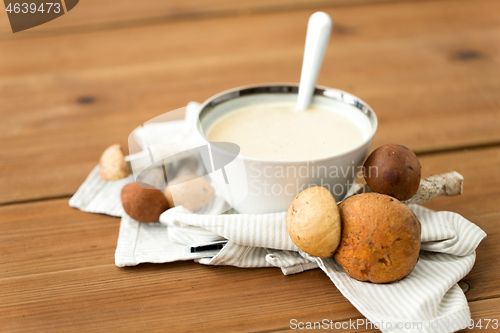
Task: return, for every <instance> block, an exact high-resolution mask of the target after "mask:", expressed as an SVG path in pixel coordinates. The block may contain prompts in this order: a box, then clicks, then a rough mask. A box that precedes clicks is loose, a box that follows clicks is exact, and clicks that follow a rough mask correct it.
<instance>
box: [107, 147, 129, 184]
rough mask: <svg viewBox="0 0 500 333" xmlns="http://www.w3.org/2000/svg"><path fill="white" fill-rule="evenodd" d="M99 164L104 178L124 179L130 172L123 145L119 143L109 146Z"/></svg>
mask: <svg viewBox="0 0 500 333" xmlns="http://www.w3.org/2000/svg"><path fill="white" fill-rule="evenodd" d="M99 166H100V169H99V175H100V176H101V178H102V179H103V180H118V179H122V178H125V177H127V176H128V174H129V173H130V170H129V168H128V164H127V162H126V161H125V155H124V154H123V149H122V146H120V145H119V144H114V145H111V146H109V147H108V148H107V149H106V150H105V151H104V152H103V153H102V155H101V159H100V160H99Z"/></svg>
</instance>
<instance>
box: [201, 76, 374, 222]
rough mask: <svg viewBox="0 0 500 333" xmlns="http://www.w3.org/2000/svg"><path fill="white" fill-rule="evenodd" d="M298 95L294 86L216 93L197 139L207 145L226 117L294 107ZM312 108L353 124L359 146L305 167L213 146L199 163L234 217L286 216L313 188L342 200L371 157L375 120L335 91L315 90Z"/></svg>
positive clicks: (347, 96)
mask: <svg viewBox="0 0 500 333" xmlns="http://www.w3.org/2000/svg"><path fill="white" fill-rule="evenodd" d="M297 92H298V85H297V84H264V85H254V86H246V87H240V88H234V89H230V90H227V91H224V92H222V93H219V94H217V95H215V96H213V97H211V98H209V99H208V100H207V101H205V102H204V103H203V104H202V106H201V108H200V112H199V116H198V119H199V123H198V126H197V133H198V134H199V139H200V140H201V141H202V142H203V144H206V143H207V141H206V139H205V136H204V133H206V131H207V129H208V128H209V127H210V126H211V125H212V124H213V123H214V122H215V121H216V120H217V119H219V117H221V116H222V115H225V114H227V113H228V112H231V111H233V110H235V109H238V108H240V107H243V106H247V105H251V104H257V103H263V102H270V101H296V100H297ZM312 103H313V104H319V105H322V106H326V107H328V108H332V109H335V110H341V112H347V113H348V115H349V117H351V119H357V123H358V125H359V126H360V128H361V130H362V132H363V135H364V138H363V141H362V142H361V143H360V144H359V145H357V146H356V147H354V148H353V149H350V150H349V151H346V152H344V153H342V154H338V155H335V156H331V157H327V158H321V159H315V160H303V161H272V160H262V159H257V158H251V157H247V156H242V155H241V154H240V153H239V148H238V147H237V146H235V145H231V144H229V145H226V146H224V144H215V145H214V144H211V145H210V146H211V149H209V151H210V156H206V158H204V159H203V162H204V164H205V166H206V167H207V169H209V170H214V172H211V173H210V177H211V179H212V181H213V183H214V186H215V187H216V188H217V190H219V191H220V192H221V193H222V195H223V196H224V199H225V200H226V201H227V202H228V203H229V204H230V205H231V206H232V207H233V208H234V209H236V210H237V211H238V212H240V213H249V214H252V213H274V212H282V211H286V210H287V209H288V206H289V205H290V202H291V201H292V199H293V198H294V197H295V196H296V195H297V194H298V193H299V192H301V191H302V190H304V189H306V188H308V187H310V186H314V185H319V186H324V187H326V188H328V189H329V190H330V192H331V193H332V194H333V196H334V197H335V200H337V201H340V200H341V199H342V198H344V196H345V195H346V193H347V191H348V190H349V188H350V186H351V185H352V184H353V183H354V181H355V179H356V174H357V173H358V172H359V171H360V168H359V167H360V166H361V165H362V163H363V162H364V160H365V158H366V156H367V154H368V152H369V151H370V147H371V145H372V142H373V137H374V135H375V132H376V130H377V117H376V115H375V113H374V112H373V110H372V109H371V108H370V107H369V106H368V105H367V104H366V103H365V102H363V101H362V100H360V99H359V98H357V97H356V96H353V95H351V94H349V93H346V92H344V91H341V90H337V89H332V88H325V87H317V88H316V91H315V94H314V97H313V101H312ZM234 147H236V149H235V148H234ZM226 148H227V149H226ZM311 149H314V147H311Z"/></svg>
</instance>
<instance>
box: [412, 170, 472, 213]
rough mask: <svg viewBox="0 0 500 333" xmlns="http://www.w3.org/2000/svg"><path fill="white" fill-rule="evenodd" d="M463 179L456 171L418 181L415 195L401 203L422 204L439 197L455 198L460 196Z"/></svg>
mask: <svg viewBox="0 0 500 333" xmlns="http://www.w3.org/2000/svg"><path fill="white" fill-rule="evenodd" d="M463 188H464V177H463V176H462V175H461V174H459V173H458V172H456V171H453V172H448V173H440V174H438V175H432V176H429V177H427V178H425V179H422V180H421V181H420V187H419V188H418V191H417V193H415V195H414V196H413V197H411V198H410V199H408V200H406V201H403V202H404V203H405V204H407V205H408V204H423V203H426V202H427V201H429V200H431V199H434V198H436V197H439V196H441V195H445V196H455V195H459V194H462V191H463Z"/></svg>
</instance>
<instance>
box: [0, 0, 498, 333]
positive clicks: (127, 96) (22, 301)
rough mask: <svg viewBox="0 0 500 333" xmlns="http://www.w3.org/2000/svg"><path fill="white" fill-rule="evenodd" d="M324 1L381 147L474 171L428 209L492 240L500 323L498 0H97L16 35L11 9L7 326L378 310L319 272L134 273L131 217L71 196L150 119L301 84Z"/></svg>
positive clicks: (314, 317)
mask: <svg viewBox="0 0 500 333" xmlns="http://www.w3.org/2000/svg"><path fill="white" fill-rule="evenodd" d="M317 10H322V11H325V12H327V13H328V14H330V16H331V17H332V18H333V20H334V22H335V27H334V30H333V32H332V37H331V42H330V44H331V45H330V47H329V48H328V50H327V53H326V56H325V61H324V64H323V68H322V72H321V75H320V77H319V81H318V84H321V85H325V86H329V87H336V88H339V89H342V90H346V91H349V92H351V93H353V94H355V95H357V96H360V97H361V98H362V99H364V100H365V101H367V102H368V103H369V104H370V105H371V106H372V107H373V108H374V110H375V111H376V112H377V115H378V117H379V123H380V125H379V130H378V133H377V135H376V138H375V142H374V146H373V147H374V148H375V147H377V146H379V145H382V144H385V143H391V142H395V143H400V144H404V145H406V146H408V147H410V148H411V149H413V150H414V151H415V152H417V154H418V156H419V158H420V161H421V164H422V167H423V176H424V177H425V176H428V175H431V174H434V173H441V172H448V171H452V170H456V171H458V172H460V173H461V174H463V176H464V177H465V186H464V194H463V195H462V196H460V197H453V198H438V199H435V200H433V201H432V202H430V203H428V204H426V205H425V206H427V207H429V208H432V209H435V210H450V211H454V212H457V213H460V214H462V215H463V216H465V217H466V218H467V219H469V220H471V221H473V222H474V223H476V224H477V225H479V226H480V227H481V228H482V229H483V230H485V231H486V232H487V233H488V237H487V238H486V239H485V240H484V241H483V242H482V243H481V244H480V246H479V248H478V249H477V260H476V264H475V266H474V268H473V269H472V271H471V272H470V273H469V274H468V275H467V276H466V277H465V278H464V279H463V281H464V282H465V283H467V284H468V285H469V286H470V289H469V290H468V292H467V293H466V296H467V299H468V301H469V305H470V308H471V312H472V318H473V319H474V320H476V321H478V320H479V319H486V318H489V319H493V318H496V319H500V279H499V277H500V268H499V266H500V205H499V203H500V202H499V198H500V130H499V127H500V2H499V1H498V0H475V1H451V0H434V1H430V0H429V1H404V0H401V1H383V0H372V1H369V0H356V1H347V0H330V1H326V0H315V1H307V0H274V1H264V0H254V1H250V0H242V1H231V0H217V1H208V0H196V1H180V0H177V1H174V0H172V1H157V0H143V1H132V0H121V1H118V0H108V1H100V0H85V1H83V0H82V1H80V3H79V4H78V6H77V7H75V8H74V9H73V10H72V11H71V12H69V13H68V14H66V15H64V16H62V17H60V18H58V19H56V20H54V21H52V22H49V23H47V24H44V25H42V26H40V27H36V28H33V29H30V30H27V31H24V32H19V33H16V34H13V33H12V32H11V31H10V27H9V25H8V21H7V16H6V13H5V12H2V14H0V19H1V20H0V119H1V121H0V189H1V191H0V258H1V260H0V331H1V332H10V331H15V332H44V331H47V332H72V331H74V332H90V331H104V332H108V331H120V332H126V331H131V332H142V331H172V332H173V331H175V332H177V331H179V332H180V331H194V332H202V331H206V332H223V331H228V332H234V331H253V332H275V331H287V330H290V320H291V319H297V320H298V321H303V322H307V321H311V322H312V321H320V320H322V319H325V318H326V319H329V320H333V321H335V322H336V321H348V320H349V319H358V318H363V316H362V315H361V314H360V313H359V312H358V311H357V310H356V309H355V308H354V307H353V306H352V305H351V304H350V303H349V302H348V301H347V300H346V299H345V298H344V297H343V296H342V295H341V294H340V292H339V291H338V290H337V289H336V288H335V287H334V285H333V284H332V283H331V282H330V281H329V279H328V278H327V276H326V275H325V274H324V273H323V272H322V271H321V270H312V271H308V272H305V273H302V274H297V275H292V276H283V274H282V273H281V271H280V270H279V269H272V268H269V269H240V268H235V267H207V266H203V265H199V264H196V263H193V262H179V263H171V264H161V265H152V264H144V265H139V266H137V267H130V268H118V267H116V266H115V264H114V251H115V247H116V240H117V237H118V228H119V223H120V220H119V219H117V218H113V217H108V216H103V215H94V214H87V213H83V212H81V211H78V210H76V209H73V208H70V207H69V206H68V200H69V198H70V197H71V195H72V194H73V193H74V192H75V191H76V189H77V188H78V187H79V185H80V184H81V183H82V182H83V180H84V179H85V177H86V176H87V175H88V173H89V172H90V170H91V169H92V168H93V167H94V166H95V165H96V163H97V161H98V159H99V156H100V154H101V153H102V151H103V150H104V149H105V148H106V147H107V146H109V145H110V144H113V143H120V144H122V145H123V146H124V147H127V138H128V135H129V134H130V132H131V131H132V130H133V129H134V128H135V127H136V126H138V125H140V124H142V123H143V122H144V121H146V120H149V119H151V118H153V117H155V116H157V115H160V114H162V113H164V112H167V111H169V110H173V109H176V108H179V107H182V106H184V105H186V104H187V102H189V101H199V102H201V101H204V100H205V99H207V98H208V97H210V96H211V95H213V94H215V93H217V92H220V91H222V90H225V89H228V88H231V87H236V86H242V85H247V84H253V83H262V82H298V80H299V75H300V67H301V62H302V51H303V43H304V39H305V31H306V25H307V19H308V17H309V15H311V14H312V13H313V12H314V11H317ZM359 331H360V332H361V331H363V330H359ZM474 331H477V332H483V331H486V330H485V329H484V327H483V329H479V328H476V329H475V330H474ZM488 331H492V330H491V329H489V330H488ZM493 331H495V330H493Z"/></svg>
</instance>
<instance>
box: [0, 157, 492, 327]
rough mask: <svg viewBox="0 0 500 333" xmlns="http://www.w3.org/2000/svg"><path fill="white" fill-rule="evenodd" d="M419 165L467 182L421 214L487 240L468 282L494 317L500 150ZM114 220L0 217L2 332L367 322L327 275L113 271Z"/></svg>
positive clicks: (6, 213)
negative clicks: (453, 218)
mask: <svg viewBox="0 0 500 333" xmlns="http://www.w3.org/2000/svg"><path fill="white" fill-rule="evenodd" d="M420 161H421V164H422V166H423V176H427V175H429V174H433V173H439V172H446V171H451V170H456V171H458V172H460V173H462V174H463V175H464V177H465V185H464V194H463V195H462V196H460V197H453V198H439V199H436V200H434V201H432V202H430V203H429V204H427V205H426V206H428V207H430V208H433V209H436V210H451V211H455V212H458V213H460V214H462V215H463V216H465V217H466V218H468V219H470V220H471V221H473V222H474V223H476V224H477V225H479V226H480V227H481V228H483V230H485V231H486V232H487V233H488V237H487V238H486V239H485V240H484V241H483V242H482V243H481V244H480V246H479V248H478V250H477V260H476V264H475V266H474V268H473V269H472V272H471V273H470V274H469V275H468V276H467V277H465V279H464V281H466V282H467V283H468V284H469V285H470V290H469V291H468V292H467V294H466V295H467V298H468V300H469V301H470V302H471V309H472V315H473V318H474V319H475V320H476V321H477V320H478V319H481V318H482V319H484V318H490V319H492V318H491V317H492V316H494V315H495V314H497V315H498V313H499V312H498V311H497V309H498V306H499V304H498V299H499V297H500V293H499V291H500V281H499V280H498V276H499V274H500V271H499V268H498V267H499V265H498V262H499V259H498V258H500V243H499V242H498V241H497V240H498V237H499V234H500V225H499V224H498V223H496V221H498V217H500V210H499V208H498V204H497V201H498V197H499V196H500V175H498V172H497V170H498V167H499V166H500V148H498V147H496V148H489V149H478V150H472V151H464V152H454V153H448V154H439V155H428V156H424V157H421V159H420ZM485 162H487V163H485ZM118 222H119V220H118V219H117V218H112V217H107V216H103V215H96V214H88V213H83V212H80V211H78V210H76V209H73V208H70V207H68V206H67V200H62V199H60V200H52V201H45V202H36V203H27V204H16V205H9V206H4V207H0V253H1V254H2V260H1V261H0V262H1V264H0V290H2V293H1V295H0V327H1V328H2V331H22V332H31V331H33V332H34V331H45V330H50V331H65V332H66V331H82V330H84V331H91V330H111V329H114V330H120V331H137V330H141V331H143V330H148V329H149V330H155V329H156V330H157V329H160V328H161V329H164V328H169V329H170V330H171V331H207V332H211V331H214V332H219V331H230V332H231V331H243V330H252V331H259V330H261V331H268V332H270V331H276V330H287V329H289V328H290V320H291V319H297V321H302V322H307V321H311V322H314V321H322V320H323V319H325V318H326V319H329V320H333V321H334V322H336V321H346V320H347V321H348V320H349V319H358V318H363V317H362V316H361V315H360V314H359V312H358V311H357V310H356V309H355V308H354V307H352V305H350V304H349V302H348V301H347V300H346V299H345V298H344V297H343V296H342V295H341V294H340V293H339V292H338V290H337V289H336V288H335V287H334V286H333V284H332V283H331V282H330V281H329V279H328V278H327V276H326V275H325V274H323V273H322V272H321V271H320V270H314V271H308V272H305V273H301V274H297V275H293V276H283V275H282V274H281V272H280V270H278V269H273V268H269V269H240V268H234V267H207V266H202V265H198V264H195V263H192V262H185V263H170V264H164V265H139V266H137V267H130V268H123V269H120V268H117V267H115V266H114V259H113V255H114V248H115V246H116V239H117V235H118V225H119V223H118ZM492 298H494V299H495V300H491V299H492ZM481 302H485V303H481ZM483 304H484V305H483ZM362 331H363V330H361V332H362Z"/></svg>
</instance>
